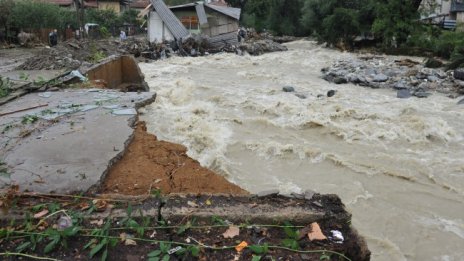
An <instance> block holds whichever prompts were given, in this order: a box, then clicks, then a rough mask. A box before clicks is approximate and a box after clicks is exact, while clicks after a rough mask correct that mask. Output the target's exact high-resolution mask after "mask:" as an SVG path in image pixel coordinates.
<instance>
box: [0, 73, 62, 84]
mask: <svg viewBox="0 0 464 261" xmlns="http://www.w3.org/2000/svg"><path fill="white" fill-rule="evenodd" d="M65 72H66V70H12V71H8V72H0V76H2V77H5V78H9V79H10V80H13V81H29V82H33V81H36V82H41V81H50V80H51V79H54V78H56V77H58V76H60V75H62V74H63V73H65Z"/></svg>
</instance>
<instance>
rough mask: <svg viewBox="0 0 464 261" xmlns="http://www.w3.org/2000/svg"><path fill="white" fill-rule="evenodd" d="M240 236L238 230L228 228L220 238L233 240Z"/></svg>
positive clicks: (234, 227)
mask: <svg viewBox="0 0 464 261" xmlns="http://www.w3.org/2000/svg"><path fill="white" fill-rule="evenodd" d="M238 235H240V229H239V228H238V227H236V226H230V227H229V228H228V229H227V230H226V232H224V234H222V236H223V237H224V238H234V237H236V236H238Z"/></svg>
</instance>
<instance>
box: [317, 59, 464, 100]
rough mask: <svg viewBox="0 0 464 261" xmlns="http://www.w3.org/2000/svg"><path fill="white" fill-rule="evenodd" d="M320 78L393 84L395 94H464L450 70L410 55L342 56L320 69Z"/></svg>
mask: <svg viewBox="0 0 464 261" xmlns="http://www.w3.org/2000/svg"><path fill="white" fill-rule="evenodd" d="M322 73H323V78H324V79H325V80H327V81H329V82H333V83H336V84H343V83H348V82H349V83H354V84H357V85H360V86H365V87H370V88H392V89H395V90H397V91H398V95H397V96H398V98H408V97H411V96H416V97H419V98H425V97H428V96H430V95H431V94H432V92H441V93H445V94H448V95H450V96H454V97H455V96H457V95H459V94H464V81H463V80H460V79H457V78H455V77H454V76H453V75H454V74H455V73H453V71H444V70H443V69H439V68H437V69H431V68H426V67H425V66H424V65H423V64H422V63H420V62H415V61H412V60H410V59H400V60H398V59H394V58H393V57H383V56H369V57H360V58H357V59H350V60H341V61H337V62H335V63H334V64H332V65H331V66H330V67H327V68H323V69H322Z"/></svg>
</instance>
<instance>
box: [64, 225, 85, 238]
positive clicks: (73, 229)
mask: <svg viewBox="0 0 464 261" xmlns="http://www.w3.org/2000/svg"><path fill="white" fill-rule="evenodd" d="M80 229H81V228H80V227H68V228H66V229H65V230H64V231H63V234H64V235H65V236H74V235H76V234H77V232H79V230H80Z"/></svg>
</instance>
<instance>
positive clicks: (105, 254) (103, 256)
mask: <svg viewBox="0 0 464 261" xmlns="http://www.w3.org/2000/svg"><path fill="white" fill-rule="evenodd" d="M107 257H108V249H105V251H103V254H102V257H101V261H106V258H107Z"/></svg>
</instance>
